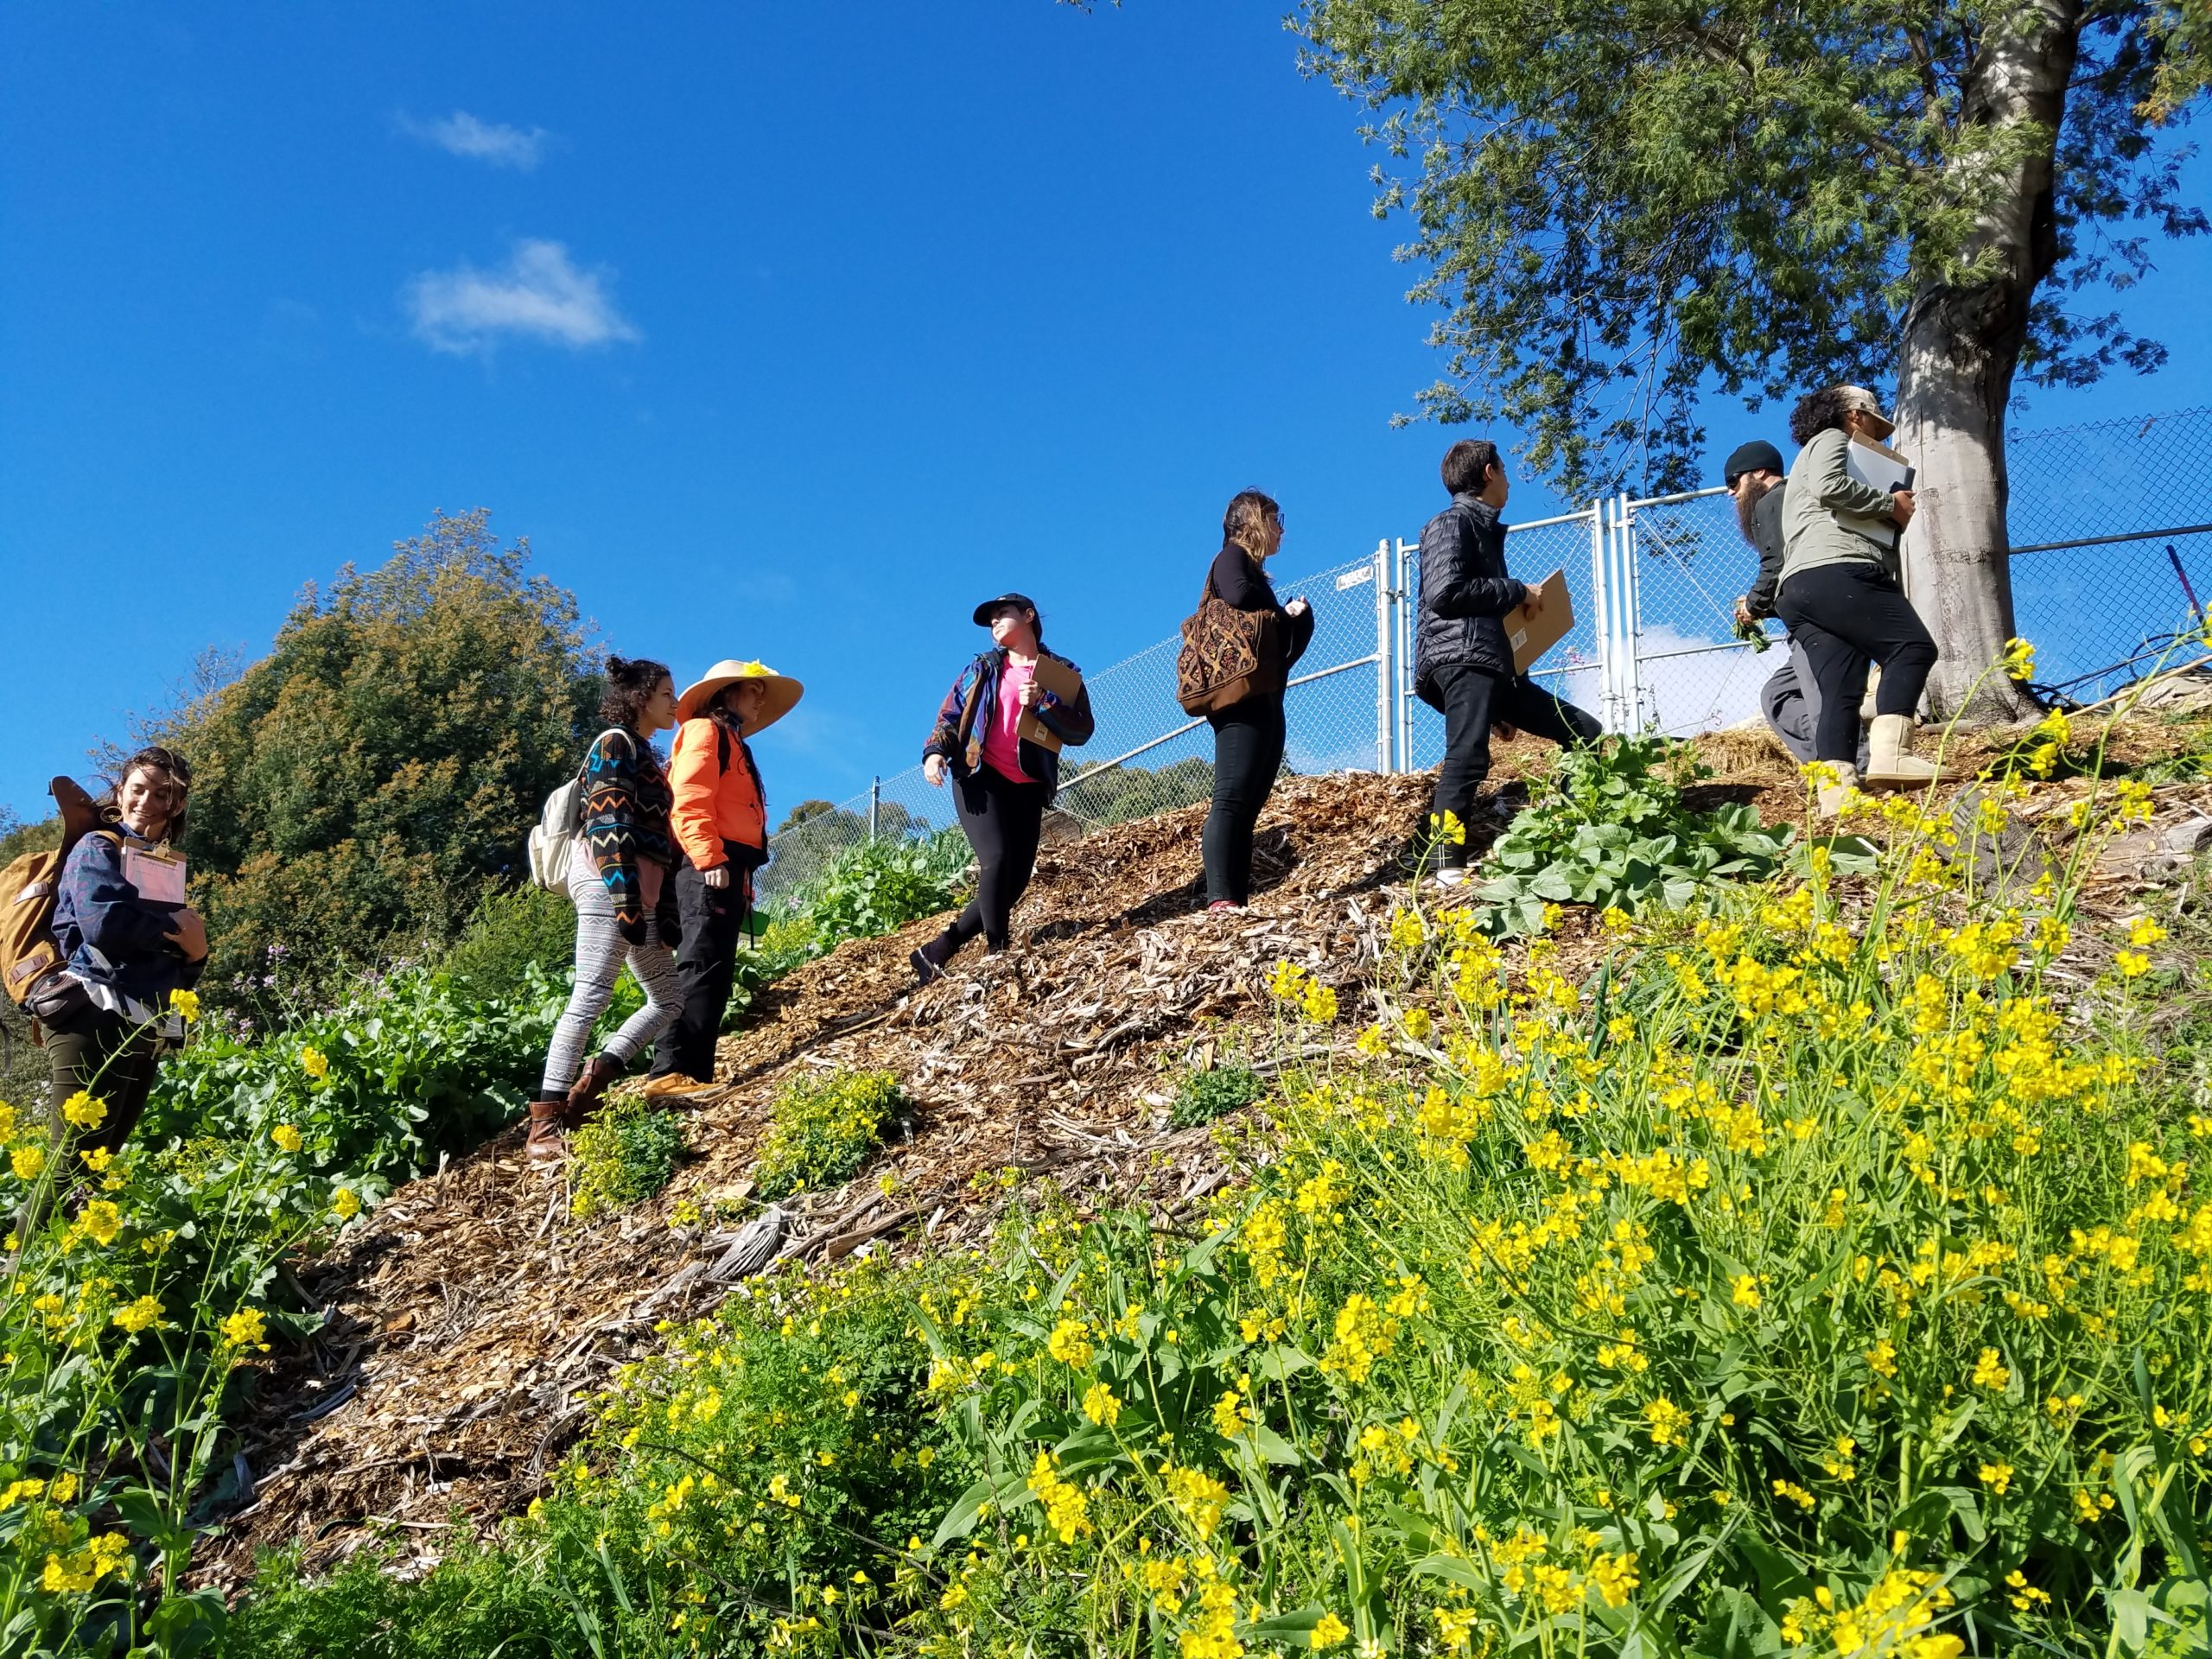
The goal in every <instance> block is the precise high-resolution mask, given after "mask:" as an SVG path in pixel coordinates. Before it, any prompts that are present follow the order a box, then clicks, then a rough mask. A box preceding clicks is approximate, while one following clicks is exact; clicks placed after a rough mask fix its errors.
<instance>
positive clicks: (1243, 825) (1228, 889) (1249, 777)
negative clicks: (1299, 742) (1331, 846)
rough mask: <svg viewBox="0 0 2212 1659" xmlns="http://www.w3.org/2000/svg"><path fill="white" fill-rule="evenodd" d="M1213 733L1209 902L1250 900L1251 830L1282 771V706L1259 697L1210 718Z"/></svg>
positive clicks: (1208, 823) (1208, 824) (1208, 825)
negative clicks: (1277, 776) (1276, 778)
mask: <svg viewBox="0 0 2212 1659" xmlns="http://www.w3.org/2000/svg"><path fill="white" fill-rule="evenodd" d="M1206 722H1207V724H1209V725H1211V727H1212V728H1213V810H1211V811H1210V812H1208V813H1207V814H1206V828H1205V836H1204V837H1203V838H1202V841H1201V845H1202V846H1203V847H1204V848H1205V863H1206V900H1207V902H1208V903H1209V904H1211V903H1216V902H1217V901H1219V900H1222V899H1227V900H1228V901H1229V902H1230V904H1232V905H1241V904H1243V903H1245V902H1246V901H1247V900H1248V899H1250V898H1251V896H1252V827H1253V826H1254V825H1255V824H1256V823H1259V821H1260V813H1261V811H1262V809H1263V808H1265V807H1266V805H1267V804H1268V795H1270V794H1271V793H1273V792H1274V786H1275V777H1276V774H1277V773H1279V772H1281V770H1282V748H1283V740H1284V736H1285V732H1284V727H1283V715H1282V701H1281V698H1279V697H1255V698H1254V699H1253V700H1252V701H1250V702H1240V703H1238V704H1237V705H1236V707H1235V708H1234V709H1224V710H1222V711H1221V713H1219V714H1217V715H1207V716H1206Z"/></svg>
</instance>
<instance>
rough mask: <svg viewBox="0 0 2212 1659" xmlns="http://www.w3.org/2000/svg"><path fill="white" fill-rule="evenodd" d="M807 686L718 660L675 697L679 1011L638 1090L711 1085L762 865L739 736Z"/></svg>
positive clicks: (760, 821) (755, 808) (758, 825)
mask: <svg viewBox="0 0 2212 1659" xmlns="http://www.w3.org/2000/svg"><path fill="white" fill-rule="evenodd" d="M804 690H805V688H804V686H802V685H800V684H799V683H798V681H797V680H792V679H786V678H785V677H784V676H782V675H781V674H779V673H777V672H776V671H774V670H773V669H771V668H770V667H768V666H767V664H765V663H741V662H738V661H736V660H735V659H734V658H733V659H732V660H730V661H728V662H721V663H716V664H715V665H714V666H713V667H712V668H710V669H709V670H708V671H707V673H706V677H704V678H703V679H701V680H699V681H698V682H696V683H695V684H693V685H691V686H690V687H688V688H687V689H686V690H685V691H684V693H683V696H681V697H679V698H678V699H677V703H676V718H677V721H678V722H679V723H678V725H677V731H676V747H675V749H674V751H673V753H671V756H670V759H669V773H670V777H671V784H672V786H673V789H674V792H675V805H674V807H673V808H672V809H671V813H670V819H671V823H672V824H673V825H674V827H675V831H676V842H677V851H678V853H680V854H681V855H682V857H681V859H680V860H679V861H678V862H677V867H676V907H677V913H678V917H679V918H680V919H681V921H682V924H683V950H681V951H680V952H679V953H678V955H677V959H676V976H677V982H678V984H679V986H680V988H681V990H682V995H683V1013H682V1014H679V1015H677V1020H676V1024H675V1026H674V1027H672V1028H671V1030H670V1032H669V1033H668V1035H667V1036H666V1037H664V1038H663V1039H661V1041H660V1042H659V1043H658V1044H657V1045H656V1046H655V1048H654V1052H653V1068H652V1076H651V1077H648V1078H647V1079H646V1081H645V1089H644V1090H643V1092H644V1093H645V1094H646V1095H648V1096H654V1097H660V1096H670V1095H683V1094H689V1093H691V1092H693V1091H695V1090H696V1089H698V1087H699V1086H700V1085H701V1084H706V1083H709V1082H711V1081H713V1078H714V1075H715V1037H716V1036H717V1035H718V1034H719V1033H721V1028H722V1011H723V1010H724V1009H725V1008H727V1007H728V1006H729V993H730V987H731V985H732V984H733V983H734V982H735V981H736V978H737V942H738V940H739V939H740V938H742V937H743V935H744V933H745V928H746V918H747V917H748V916H749V915H750V914H751V913H752V910H753V871H755V870H757V869H759V868H760V867H761V866H762V865H763V864H765V863H766V862H767V861H768V798H767V795H766V791H763V790H762V788H761V786H760V766H758V765H756V764H755V763H754V761H753V749H752V746H751V745H750V744H749V743H748V742H747V741H746V740H747V739H748V738H751V737H753V736H756V735H758V734H760V733H761V732H762V731H765V730H766V728H769V727H771V726H772V725H774V724H775V723H776V722H777V721H779V720H781V719H782V718H783V717H784V716H785V715H787V714H789V713H791V710H792V709H794V708H796V707H797V706H798V700H799V698H800V696H802V695H803V694H804Z"/></svg>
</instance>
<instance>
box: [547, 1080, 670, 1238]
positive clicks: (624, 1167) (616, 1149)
mask: <svg viewBox="0 0 2212 1659" xmlns="http://www.w3.org/2000/svg"><path fill="white" fill-rule="evenodd" d="M683 1153H684V1146H683V1125H682V1124H680V1123H678V1122H677V1121H676V1119H675V1118H674V1117H673V1116H671V1115H670V1114H669V1113H666V1112H663V1111H657V1110H655V1109H653V1107H652V1105H651V1104H650V1103H647V1102H645V1101H643V1100H640V1099H639V1098H638V1097H637V1096H634V1095H619V1096H615V1097H614V1098H613V1099H611V1100H608V1101H607V1103H605V1104H603V1105H602V1106H601V1108H600V1109H599V1110H598V1112H597V1113H596V1114H594V1116H593V1117H592V1119H591V1121H590V1122H588V1123H586V1124H585V1125H584V1126H583V1127H582V1128H580V1129H578V1130H577V1131H576V1132H575V1134H574V1135H570V1136H569V1154H570V1156H571V1157H572V1158H573V1160H574V1163H573V1165H572V1166H571V1167H572V1172H573V1179H574V1180H575V1197H574V1198H572V1199H571V1200H570V1202H569V1208H570V1210H571V1211H573V1212H574V1213H575V1215H577V1216H579V1217H589V1216H594V1215H597V1214H599V1213H600V1212H601V1211H607V1210H620V1209H625V1208H626V1207H628V1206H629V1205H633V1204H641V1203H643V1202H644V1201H645V1199H647V1198H651V1197H652V1196H653V1194H654V1193H656V1192H659V1191H660V1190H661V1188H663V1187H664V1186H666V1185H668V1183H669V1181H670V1179H671V1178H672V1177H673V1176H674V1175H675V1173H676V1166H677V1165H678V1164H680V1163H682V1162H683Z"/></svg>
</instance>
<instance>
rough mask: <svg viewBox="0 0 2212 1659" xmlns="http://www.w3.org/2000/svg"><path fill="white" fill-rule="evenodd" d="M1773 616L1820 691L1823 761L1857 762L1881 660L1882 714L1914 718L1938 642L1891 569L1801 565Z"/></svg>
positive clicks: (1817, 735)
mask: <svg viewBox="0 0 2212 1659" xmlns="http://www.w3.org/2000/svg"><path fill="white" fill-rule="evenodd" d="M1774 609H1775V614H1776V615H1777V616H1779V617H1780V618H1781V619H1782V620H1783V621H1784V622H1786V623H1788V624H1789V637H1790V639H1793V640H1795V641H1796V643H1797V644H1798V645H1802V646H1803V647H1804V648H1805V660H1806V661H1807V662H1808V663H1809V664H1812V669H1813V681H1814V683H1815V684H1816V685H1818V686H1819V687H1820V689H1821V714H1820V722H1819V725H1818V726H1817V728H1815V731H1814V734H1813V747H1814V751H1815V753H1816V755H1817V756H1818V758H1819V759H1821V760H1840V761H1842V762H1844V763H1845V764H1847V765H1849V764H1853V763H1854V762H1855V760H1856V758H1857V756H1858V753H1859V700H1860V699H1861V698H1863V697H1864V696H1866V665H1867V664H1868V663H1869V662H1870V661H1872V662H1877V663H1879V664H1881V665H1882V684H1881V689H1880V690H1878V691H1876V692H1875V693H1874V712H1875V713H1876V714H1878V715H1910V714H1911V713H1912V712H1913V711H1914V710H1915V709H1918V708H1919V707H1920V693H1921V690H1922V688H1923V687H1924V686H1926V685H1927V683H1928V672H1929V670H1930V669H1932V668H1934V667H1935V666H1936V642H1935V640H1933V639H1930V638H1929V634H1928V629H1927V626H1926V625H1925V624H1923V622H1922V621H1921V620H1920V613H1918V612H1916V611H1915V610H1914V609H1913V608H1912V601H1910V600H1908V599H1907V598H1906V597H1905V596H1904V589H1903V588H1899V587H1898V586H1897V583H1896V582H1894V581H1893V580H1892V579H1891V576H1890V574H1889V572H1888V571H1886V570H1885V569H1882V568H1881V566H1879V565H1878V564H1875V563H1872V561H1868V560H1859V561H1856V562H1854V563H1850V564H1823V565H1821V566H1818V567H1816V568H1815V569H1811V570H1801V571H1799V572H1798V573H1797V574H1796V575H1794V576H1791V577H1790V578H1789V580H1788V581H1787V582H1783V584H1782V591H1781V592H1780V593H1778V594H1776V595H1775V599H1774Z"/></svg>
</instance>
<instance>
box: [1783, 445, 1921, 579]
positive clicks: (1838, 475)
mask: <svg viewBox="0 0 2212 1659" xmlns="http://www.w3.org/2000/svg"><path fill="white" fill-rule="evenodd" d="M1849 442H1851V440H1850V438H1849V437H1847V435H1844V434H1843V433H1841V432H1840V431H1837V430H1836V429H1834V428H1833V427H1831V428H1830V429H1828V430H1827V431H1825V432H1817V433H1815V434H1814V435H1813V437H1812V440H1811V441H1810V442H1808V443H1807V444H1806V446H1805V447H1804V448H1802V449H1800V450H1799V451H1798V452H1797V459H1796V461H1795V462H1794V463H1792V465H1791V466H1790V468H1789V488H1788V489H1787V490H1786V491H1784V492H1783V498H1782V580H1783V583H1784V585H1787V583H1788V582H1789V578H1790V577H1792V576H1794V575H1796V574H1797V573H1798V572H1799V571H1800V570H1815V569H1819V568H1820V567H1821V566H1822V565H1824V564H1854V563H1855V564H1876V565H1879V566H1880V567H1881V568H1882V569H1885V570H1886V571H1888V572H1889V573H1890V575H1892V576H1894V575H1897V550H1896V549H1894V548H1890V547H1885V546H1883V545H1882V543H1880V542H1878V541H1877V540H1876V539H1875V538H1874V537H1875V532H1876V531H1878V529H1879V528H1880V527H1882V526H1884V525H1888V524H1889V520H1890V497H1889V493H1888V492H1887V491H1885V490H1878V489H1876V488H1875V487H1874V486H1872V485H1871V484H1862V483H1860V482H1859V480H1857V479H1855V478H1853V477H1852V475H1851V473H1850V469H1849V468H1848V467H1846V466H1845V465H1844V454H1845V446H1846V445H1847V444H1848V443H1849ZM1891 528H1892V529H1894V528H1895V527H1894V526H1891Z"/></svg>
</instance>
